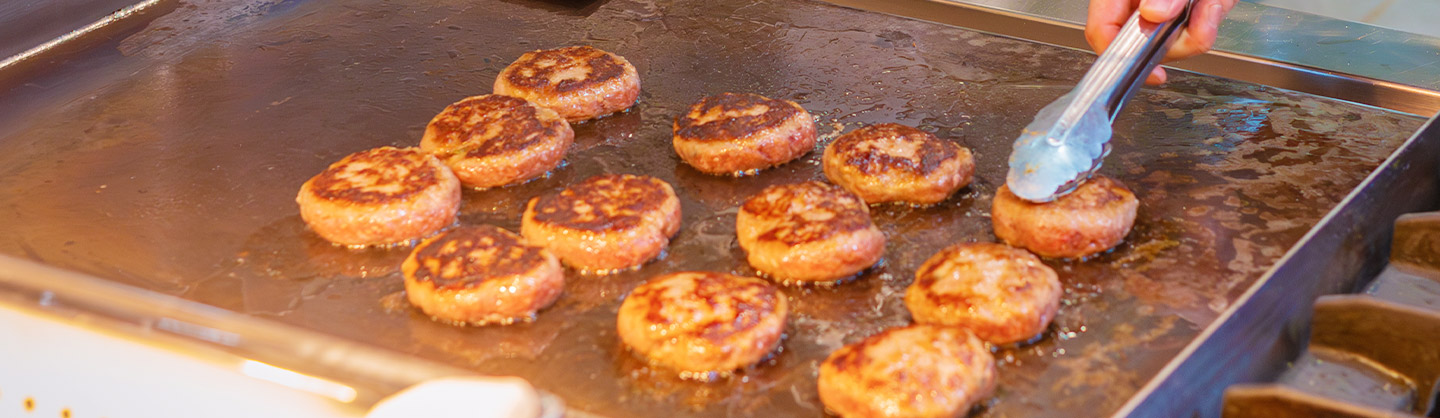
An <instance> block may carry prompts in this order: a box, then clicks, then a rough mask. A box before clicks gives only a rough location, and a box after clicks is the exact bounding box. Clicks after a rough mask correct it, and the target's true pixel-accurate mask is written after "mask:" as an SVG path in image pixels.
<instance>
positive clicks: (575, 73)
mask: <svg viewBox="0 0 1440 418" xmlns="http://www.w3.org/2000/svg"><path fill="white" fill-rule="evenodd" d="M495 94H503V95H506V96H515V97H520V98H523V99H525V100H529V101H532V102H535V104H538V105H540V106H544V107H548V108H550V109H554V110H555V112H557V113H559V114H560V116H562V117H564V118H565V120H568V121H570V122H578V121H582V120H586V119H593V118H596V117H600V116H604V115H608V114H611V113H615V112H618V111H621V110H625V108H628V107H630V106H631V105H634V104H635V100H636V99H638V98H639V97H640V74H639V73H637V72H635V66H633V65H630V61H626V60H625V58H621V57H620V56H619V55H615V54H611V53H609V52H605V51H601V50H599V49H595V48H592V47H589V46H569V47H564V48H558V49H546V50H539V51H531V52H526V53H525V54H523V55H521V56H520V58H519V59H517V60H515V62H514V63H511V64H510V66H508V67H505V69H504V70H502V71H500V77H498V78H496V79H495Z"/></svg>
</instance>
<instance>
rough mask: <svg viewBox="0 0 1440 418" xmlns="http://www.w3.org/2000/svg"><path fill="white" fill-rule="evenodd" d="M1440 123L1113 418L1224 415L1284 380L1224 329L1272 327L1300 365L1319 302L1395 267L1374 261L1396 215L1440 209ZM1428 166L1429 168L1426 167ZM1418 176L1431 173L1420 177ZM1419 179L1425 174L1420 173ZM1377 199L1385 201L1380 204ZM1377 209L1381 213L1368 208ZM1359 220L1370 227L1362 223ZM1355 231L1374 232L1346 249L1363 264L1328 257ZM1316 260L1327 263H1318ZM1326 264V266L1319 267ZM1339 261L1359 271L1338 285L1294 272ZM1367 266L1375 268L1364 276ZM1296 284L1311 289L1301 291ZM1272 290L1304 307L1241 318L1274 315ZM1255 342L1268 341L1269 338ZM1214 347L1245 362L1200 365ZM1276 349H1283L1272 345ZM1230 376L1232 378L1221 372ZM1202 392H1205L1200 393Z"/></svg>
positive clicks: (1428, 127)
mask: <svg viewBox="0 0 1440 418" xmlns="http://www.w3.org/2000/svg"><path fill="white" fill-rule="evenodd" d="M1437 121H1440V116H1436V117H1434V118H1431V119H1430V120H1429V121H1427V122H1426V123H1425V125H1424V126H1423V127H1421V128H1420V130H1419V131H1417V132H1416V133H1415V134H1414V135H1412V136H1411V137H1410V139H1408V140H1406V141H1405V143H1404V144H1402V145H1401V146H1400V148H1399V149H1398V150H1396V151H1395V152H1394V153H1392V154H1391V155H1390V157H1389V158H1386V159H1385V161H1384V162H1383V163H1382V164H1381V165H1380V167H1379V168H1376V169H1375V171H1373V172H1371V173H1370V175H1369V176H1367V177H1366V178H1365V180H1364V181H1363V182H1361V183H1360V185H1359V186H1358V187H1356V188H1355V189H1354V190H1352V191H1351V192H1350V194H1348V195H1347V196H1346V197H1345V199H1344V200H1342V201H1341V202H1340V204H1339V205H1337V206H1336V207H1335V208H1334V209H1332V210H1331V211H1330V212H1329V213H1327V214H1326V215H1325V217H1324V218H1321V220H1320V222H1319V223H1317V224H1316V226H1315V227H1313V228H1311V229H1310V231H1309V232H1307V233H1306V234H1305V235H1304V236H1303V237H1301V238H1300V241H1299V242H1297V243H1296V244H1295V245H1294V246H1292V247H1291V248H1290V250H1289V251H1287V252H1286V253H1285V255H1284V256H1282V257H1281V258H1280V260H1279V261H1277V262H1276V263H1275V265H1274V266H1273V267H1271V268H1270V269H1269V270H1268V271H1266V272H1265V274H1264V275H1262V276H1261V277H1260V279H1258V280H1256V282H1255V283H1254V284H1253V285H1251V286H1250V288H1249V289H1248V290H1246V291H1245V293H1244V294H1242V295H1241V296H1240V297H1239V298H1237V299H1236V300H1235V301H1234V302H1233V303H1231V305H1230V307H1229V308H1228V309H1226V310H1225V312H1224V313H1222V314H1221V315H1220V316H1219V317H1218V318H1216V319H1215V321H1214V322H1212V323H1211V324H1210V326H1208V327H1206V328H1205V330H1203V331H1201V333H1200V334H1199V335H1198V336H1196V338H1195V339H1194V340H1192V341H1191V342H1190V344H1188V345H1186V346H1185V348H1184V349H1182V350H1181V351H1180V353H1179V354H1177V355H1176V356H1175V358H1174V359H1172V360H1171V361H1170V362H1169V363H1167V364H1166V365H1165V367H1164V368H1162V369H1160V372H1159V373H1157V374H1156V375H1155V376H1154V377H1153V378H1151V379H1150V381H1149V382H1147V383H1146V384H1145V385H1144V386H1142V387H1141V388H1140V390H1139V391H1137V392H1136V393H1135V395H1133V396H1131V398H1130V400H1129V401H1127V402H1126V403H1125V405H1123V406H1122V407H1121V408H1120V409H1119V410H1118V411H1116V412H1115V413H1114V414H1113V415H1112V416H1115V417H1126V416H1134V417H1148V416H1202V417H1208V416H1219V413H1218V412H1219V409H1220V399H1221V398H1220V395H1221V393H1222V392H1223V391H1224V389H1225V387H1227V386H1229V385H1231V384H1236V383H1246V382H1251V381H1256V380H1261V379H1273V378H1274V377H1275V376H1276V375H1278V373H1279V371H1281V370H1282V369H1283V367H1284V366H1285V364H1284V362H1283V361H1282V362H1280V364H1255V363H1256V359H1257V356H1258V355H1261V354H1265V353H1261V352H1259V350H1255V349H1256V348H1263V347H1255V346H1248V347H1239V346H1236V345H1235V344H1234V342H1233V341H1222V340H1221V338H1220V337H1223V336H1228V334H1222V332H1226V331H1229V332H1233V331H1234V328H1233V327H1244V326H1246V325H1251V326H1255V325H1270V326H1269V327H1268V328H1269V329H1272V331H1279V332H1278V333H1276V332H1272V334H1271V335H1273V336H1274V338H1275V339H1276V340H1278V342H1279V343H1282V344H1283V343H1290V345H1288V346H1281V347H1278V348H1280V349H1282V350H1283V351H1284V352H1283V353H1278V354H1283V357H1284V360H1285V361H1289V360H1293V359H1294V358H1295V356H1296V355H1298V354H1299V352H1300V349H1301V348H1303V347H1304V345H1305V340H1306V339H1307V335H1308V324H1309V322H1310V316H1311V314H1312V313H1313V311H1312V309H1311V306H1312V303H1313V301H1314V299H1315V297H1318V296H1321V295H1325V294H1334V293H1345V292H1350V291H1353V290H1355V288H1356V287H1357V286H1358V285H1359V283H1357V282H1358V280H1359V279H1361V278H1369V277H1370V276H1372V275H1373V274H1374V273H1376V272H1378V267H1383V266H1384V265H1385V264H1386V262H1388V260H1386V259H1382V260H1378V264H1377V260H1375V258H1377V257H1384V256H1385V255H1388V254H1389V244H1390V236H1391V234H1392V233H1393V231H1392V229H1391V224H1392V223H1393V222H1394V220H1395V218H1397V217H1399V216H1400V215H1401V214H1404V213H1409V212H1418V211H1423V210H1429V209H1433V208H1434V207H1435V206H1436V203H1437V200H1440V199H1437V198H1440V186H1437V182H1440V172H1437V170H1436V168H1437V167H1440V122H1437ZM1417 160H1418V161H1417ZM1427 168H1428V170H1426V169H1427ZM1417 171H1424V172H1420V173H1417ZM1417 174H1420V175H1418V176H1417ZM1415 182H1419V183H1421V184H1420V187H1418V188H1410V187H1406V186H1412V185H1413V184H1412V183H1415ZM1401 189H1408V190H1401ZM1418 189H1423V192H1424V193H1423V194H1422V193H1416V191H1417V190H1418ZM1397 195H1399V196H1402V197H1404V196H1410V197H1413V196H1423V198H1419V199H1400V200H1399V201H1397V199H1393V198H1394V197H1397ZM1377 197H1379V198H1380V199H1376V198H1377ZM1387 198H1388V199H1387ZM1375 208H1379V209H1381V210H1374V211H1372V210H1369V209H1375ZM1379 213H1383V215H1384V216H1373V215H1375V214H1379ZM1360 222H1363V223H1364V224H1360ZM1356 231H1368V232H1369V233H1366V234H1363V236H1364V238H1365V242H1361V243H1359V244H1360V245H1362V248H1346V249H1351V250H1359V251H1362V252H1364V253H1366V254H1363V255H1364V256H1365V257H1364V260H1363V261H1361V263H1360V265H1355V266H1349V265H1343V263H1345V261H1346V259H1344V258H1343V257H1335V256H1336V255H1341V254H1336V253H1330V254H1325V253H1324V252H1326V250H1329V249H1331V248H1328V247H1334V246H1336V244H1341V245H1344V244H1350V242H1348V241H1344V240H1342V239H1338V238H1337V237H1348V238H1350V239H1351V240H1354V239H1359V236H1357V235H1355V234H1356ZM1315 253H1318V254H1315ZM1315 260H1326V261H1327V262H1325V263H1314V261H1315ZM1307 263H1309V264H1307ZM1321 264H1324V265H1323V266H1320V265H1321ZM1335 264H1342V265H1341V266H1340V267H1352V268H1349V269H1346V270H1344V271H1343V272H1341V273H1331V274H1329V276H1332V277H1331V278H1338V280H1339V281H1338V282H1333V283H1332V282H1325V281H1323V280H1316V277H1314V276H1309V277H1300V276H1303V275H1298V274H1293V273H1294V272H1292V270H1297V269H1299V270H1301V271H1300V273H1304V272H1309V271H1333V270H1334V269H1330V268H1327V267H1332V266H1333V265H1335ZM1367 265H1368V266H1367ZM1316 266H1320V267H1316ZM1367 269H1368V270H1375V271H1365V270H1367ZM1351 270H1360V271H1351ZM1296 285H1304V286H1308V287H1295V286H1296ZM1327 285H1328V288H1327ZM1267 291H1268V292H1285V293H1288V294H1290V297H1288V298H1287V299H1289V300H1288V301H1289V302H1292V303H1294V302H1299V305H1298V306H1293V307H1292V309H1291V311H1289V312H1280V314H1282V315H1284V314H1289V315H1288V317H1281V318H1279V320H1276V321H1271V322H1268V323H1267V322H1259V321H1264V320H1271V319H1275V318H1274V317H1273V316H1267V317H1261V318H1243V319H1240V318H1237V316H1238V315H1239V313H1240V312H1241V311H1242V310H1246V311H1253V310H1257V309H1264V308H1269V309H1270V310H1271V311H1269V312H1266V313H1274V312H1273V309H1274V306H1264V307H1262V306H1256V305H1258V304H1260V303H1261V302H1268V301H1262V300H1257V295H1259V294H1260V293H1261V292H1267ZM1302 294H1303V295H1304V296H1307V297H1306V298H1305V299H1304V300H1297V298H1296V296H1300V295H1302ZM1276 334H1279V335H1276ZM1217 335H1219V336H1217ZM1286 338H1288V340H1286ZM1242 342H1244V341H1242ZM1254 342H1259V343H1264V342H1266V341H1265V340H1261V341H1254ZM1207 345H1208V346H1209V347H1208V349H1210V350H1214V351H1231V352H1237V353H1242V354H1241V355H1240V356H1232V357H1239V361H1240V362H1243V363H1245V364H1200V361H1199V360H1195V358H1196V356H1195V355H1196V353H1197V352H1201V350H1202V349H1206V346H1207ZM1271 348H1276V347H1273V346H1272V347H1271ZM1270 354H1277V353H1270ZM1231 360H1235V359H1234V358H1232V359H1231ZM1266 366H1268V368H1265V369H1264V370H1256V368H1260V367H1266ZM1197 372H1203V373H1205V374H1203V375H1202V376H1198V377H1207V378H1210V379H1209V380H1208V381H1196V377H1197V376H1195V375H1193V374H1195V373H1197ZM1227 372H1229V373H1230V375H1228V376H1221V375H1220V374H1224V373H1227ZM1238 374H1247V375H1244V376H1242V375H1238ZM1217 377H1218V378H1217ZM1197 392H1202V393H1201V394H1200V395H1201V396H1196V395H1197ZM1206 395H1212V396H1206ZM1182 398H1188V399H1182ZM1161 411H1163V412H1161ZM1207 412H1209V413H1207Z"/></svg>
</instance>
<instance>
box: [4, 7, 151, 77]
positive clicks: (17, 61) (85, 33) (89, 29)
mask: <svg viewBox="0 0 1440 418" xmlns="http://www.w3.org/2000/svg"><path fill="white" fill-rule="evenodd" d="M176 3H177V1H176V0H144V1H141V2H139V3H135V4H133V5H130V6H128V7H125V8H123V9H120V10H117V11H115V13H111V14H110V15H108V16H105V17H103V18H101V19H99V20H96V21H94V22H91V23H90V24H88V25H85V26H83V27H80V28H77V29H75V30H72V31H70V32H68V33H66V34H64V35H61V36H59V37H56V38H55V39H51V40H49V41H47V42H45V43H43V44H40V45H36V46H34V47H32V48H30V49H27V50H25V51H23V52H20V53H17V54H15V55H12V56H10V57H8V58H5V59H4V60H0V77H4V76H6V75H7V74H10V73H14V72H16V71H18V70H19V69H20V68H23V67H24V64H25V63H27V62H32V61H40V60H42V57H45V56H51V55H53V54H55V53H58V52H60V51H61V50H62V49H64V48H67V47H69V48H75V47H83V45H76V44H79V43H82V42H83V41H85V40H91V39H96V38H103V37H104V36H106V35H113V34H115V33H118V32H120V31H123V30H125V29H128V28H132V27H133V26H134V25H135V24H137V23H140V22H139V21H142V20H145V19H147V18H154V17H157V16H158V15H160V14H161V13H162V12H164V11H168V10H170V9H173V8H174V6H175V4H176ZM12 46H13V45H5V47H12Z"/></svg>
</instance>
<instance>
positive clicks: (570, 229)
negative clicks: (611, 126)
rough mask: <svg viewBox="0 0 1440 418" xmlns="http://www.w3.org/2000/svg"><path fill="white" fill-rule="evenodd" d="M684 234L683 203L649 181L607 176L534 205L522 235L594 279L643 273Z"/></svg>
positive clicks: (537, 200) (532, 201)
mask: <svg viewBox="0 0 1440 418" xmlns="http://www.w3.org/2000/svg"><path fill="white" fill-rule="evenodd" d="M679 231H680V198H678V197H676V196H675V190H674V189H672V188H670V184H668V183H665V182H664V181H661V180H660V179H657V178H654V177H649V176H636V175H630V174H607V175H599V176H595V177H591V178H588V179H585V181H582V182H580V183H577V184H574V185H571V186H570V187H567V188H565V190H562V191H560V192H559V193H555V194H550V195H545V196H540V197H536V198H534V199H530V203H529V205H527V206H526V208H525V215H524V218H523V219H522V220H521V228H520V233H521V234H522V235H524V236H525V240H526V241H529V242H530V243H531V244H534V245H539V246H542V247H545V248H547V249H549V250H550V251H552V252H554V253H555V255H557V256H559V257H560V260H561V261H563V262H565V264H566V265H568V266H571V267H574V268H576V269H580V270H582V271H587V272H591V273H600V274H603V273H608V272H611V271H615V270H623V269H627V268H631V267H637V266H639V265H641V264H644V263H645V262H646V261H650V260H651V259H654V258H655V257H656V256H659V255H660V252H661V251H663V250H664V249H665V246H666V245H669V243H670V237H671V236H674V235H675V233H676V232H679Z"/></svg>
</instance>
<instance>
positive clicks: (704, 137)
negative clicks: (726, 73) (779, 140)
mask: <svg viewBox="0 0 1440 418" xmlns="http://www.w3.org/2000/svg"><path fill="white" fill-rule="evenodd" d="M800 112H801V109H800V108H799V106H797V105H795V104H794V103H790V102H787V101H784V100H776V99H770V98H766V97H764V96H761V95H758V94H750V93H721V94H717V95H714V96H707V97H705V98H702V99H700V101H699V102H696V103H695V104H694V105H691V106H690V111H689V112H687V113H685V114H684V115H681V116H679V117H676V118H675V135H676V136H679V137H682V138H684V139H688V140H693V141H723V140H734V139H740V138H745V137H747V136H750V135H752V134H755V133H756V132H760V131H763V130H766V129H770V128H774V127H777V126H779V125H780V124H781V123H783V122H785V121H786V120H789V119H790V118H793V117H795V115H798V114H800Z"/></svg>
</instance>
